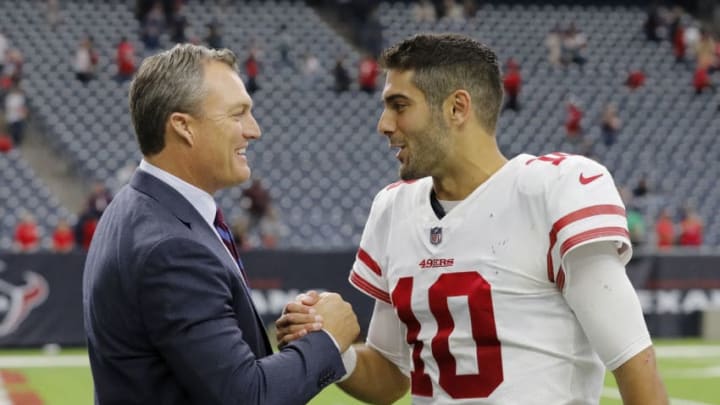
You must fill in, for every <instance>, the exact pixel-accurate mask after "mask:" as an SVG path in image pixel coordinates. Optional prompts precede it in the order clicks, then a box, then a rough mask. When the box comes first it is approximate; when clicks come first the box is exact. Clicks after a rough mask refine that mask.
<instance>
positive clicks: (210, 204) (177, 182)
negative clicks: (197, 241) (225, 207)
mask: <svg viewBox="0 0 720 405" xmlns="http://www.w3.org/2000/svg"><path fill="white" fill-rule="evenodd" d="M139 169H140V170H142V171H144V172H145V173H148V174H150V175H152V176H154V177H157V178H158V179H159V180H161V181H162V182H164V183H166V184H167V185H168V186H170V187H172V188H173V189H175V190H176V191H177V192H178V193H180V194H181V195H182V196H183V197H185V199H187V200H188V201H189V202H190V204H192V206H193V207H194V208H195V209H196V210H197V212H199V213H200V215H201V216H202V217H203V219H204V220H205V222H207V223H208V225H210V228H211V229H214V223H215V213H216V211H217V205H216V204H215V199H214V198H213V196H211V195H210V194H208V193H207V192H206V191H204V190H201V189H199V188H197V187H195V186H193V185H192V184H190V183H188V182H186V181H184V180H182V179H180V178H179V177H177V176H174V175H172V174H170V173H168V172H166V171H165V170H163V169H161V168H159V167H157V166H154V165H152V164H151V163H149V162H148V161H146V160H145V159H143V160H142V161H141V162H140V165H139Z"/></svg>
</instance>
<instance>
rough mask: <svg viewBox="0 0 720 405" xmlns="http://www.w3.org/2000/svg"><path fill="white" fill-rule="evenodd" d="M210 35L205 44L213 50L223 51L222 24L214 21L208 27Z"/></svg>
mask: <svg viewBox="0 0 720 405" xmlns="http://www.w3.org/2000/svg"><path fill="white" fill-rule="evenodd" d="M207 28H208V34H207V37H205V43H206V44H207V46H208V47H210V48H212V49H221V48H222V47H223V40H222V35H221V34H220V23H219V22H217V21H213V22H211V23H210V24H208V26H207Z"/></svg>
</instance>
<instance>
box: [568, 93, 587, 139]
mask: <svg viewBox="0 0 720 405" xmlns="http://www.w3.org/2000/svg"><path fill="white" fill-rule="evenodd" d="M582 117H583V112H582V109H581V108H580V103H579V102H578V101H577V100H575V99H574V98H573V97H570V100H569V101H568V103H567V118H566V119H565V133H566V135H567V139H568V140H569V141H570V142H572V143H575V144H577V143H580V141H582V132H583V130H582Z"/></svg>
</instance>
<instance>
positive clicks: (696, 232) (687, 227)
mask: <svg viewBox="0 0 720 405" xmlns="http://www.w3.org/2000/svg"><path fill="white" fill-rule="evenodd" d="M702 243H703V221H702V219H700V216H698V215H697V213H696V212H695V211H694V210H693V209H691V208H687V209H686V210H685V218H684V219H683V220H682V222H680V246H702Z"/></svg>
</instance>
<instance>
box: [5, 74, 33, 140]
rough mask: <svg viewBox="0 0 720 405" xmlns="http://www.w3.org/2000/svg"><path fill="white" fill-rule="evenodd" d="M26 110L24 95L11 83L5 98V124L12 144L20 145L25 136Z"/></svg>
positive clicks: (17, 86)
mask: <svg viewBox="0 0 720 405" xmlns="http://www.w3.org/2000/svg"><path fill="white" fill-rule="evenodd" d="M27 117H28V109H27V105H26V104H25V93H24V92H23V91H22V89H20V86H19V85H18V84H17V83H13V84H12V85H11V87H10V92H9V93H8V94H7V95H6V96H5V123H6V125H7V127H8V132H9V134H10V137H11V138H12V141H13V144H14V145H16V146H19V145H20V144H22V141H23V137H24V134H25V120H26V119H27Z"/></svg>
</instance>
